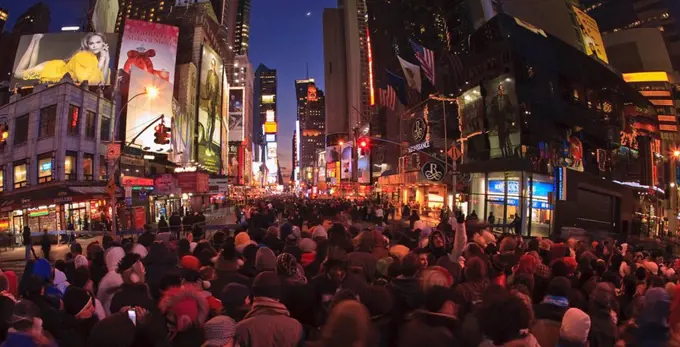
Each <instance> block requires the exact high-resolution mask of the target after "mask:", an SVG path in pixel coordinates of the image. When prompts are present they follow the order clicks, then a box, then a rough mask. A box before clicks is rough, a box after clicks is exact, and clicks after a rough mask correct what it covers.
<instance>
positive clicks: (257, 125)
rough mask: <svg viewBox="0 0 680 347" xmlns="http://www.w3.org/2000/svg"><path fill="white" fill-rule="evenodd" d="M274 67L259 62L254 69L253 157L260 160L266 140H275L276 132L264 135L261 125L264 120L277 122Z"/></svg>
mask: <svg viewBox="0 0 680 347" xmlns="http://www.w3.org/2000/svg"><path fill="white" fill-rule="evenodd" d="M276 83H277V79H276V69H270V68H268V67H267V66H266V65H264V64H260V65H259V66H258V67H257V70H255V90H254V94H255V95H254V102H253V143H254V145H255V146H254V152H253V157H254V158H255V160H256V161H261V160H262V155H261V150H262V146H263V145H265V143H266V142H276V136H277V134H275V133H274V134H269V135H270V136H265V134H264V133H263V132H262V126H263V125H264V123H265V122H267V121H271V122H278V115H277V112H276Z"/></svg>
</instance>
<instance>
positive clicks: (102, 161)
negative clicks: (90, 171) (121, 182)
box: [99, 155, 109, 181]
mask: <svg viewBox="0 0 680 347" xmlns="http://www.w3.org/2000/svg"><path fill="white" fill-rule="evenodd" d="M108 178H109V166H108V163H107V162H106V158H104V156H103V155H100V156H99V180H100V181H106V180H107V179H108Z"/></svg>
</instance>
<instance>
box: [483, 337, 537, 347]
mask: <svg viewBox="0 0 680 347" xmlns="http://www.w3.org/2000/svg"><path fill="white" fill-rule="evenodd" d="M479 347H543V346H541V345H540V344H539V343H538V341H536V338H535V337H534V335H531V334H528V335H527V336H525V337H524V338H521V339H517V340H512V341H510V342H506V343H504V344H502V345H495V344H493V342H491V341H489V340H486V341H484V342H482V343H481V344H480V345H479Z"/></svg>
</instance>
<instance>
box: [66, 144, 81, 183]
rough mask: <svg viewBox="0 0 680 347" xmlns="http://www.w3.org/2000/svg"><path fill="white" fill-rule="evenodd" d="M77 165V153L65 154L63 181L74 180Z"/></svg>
mask: <svg viewBox="0 0 680 347" xmlns="http://www.w3.org/2000/svg"><path fill="white" fill-rule="evenodd" d="M77 163H78V153H76V152H70V151H69V152H66V158H65V159H64V179H65V180H67V181H75V180H76V165H77Z"/></svg>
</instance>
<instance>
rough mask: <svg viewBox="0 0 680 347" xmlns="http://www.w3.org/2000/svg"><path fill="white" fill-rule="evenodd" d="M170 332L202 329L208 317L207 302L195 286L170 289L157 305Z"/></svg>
mask: <svg viewBox="0 0 680 347" xmlns="http://www.w3.org/2000/svg"><path fill="white" fill-rule="evenodd" d="M158 306H159V308H160V309H161V312H162V313H163V315H164V316H165V320H166V323H167V325H168V328H169V330H170V331H171V332H182V331H186V330H188V329H189V328H191V327H202V326H203V323H205V320H206V318H207V317H208V310H209V308H208V300H207V299H206V297H205V295H204V293H203V291H202V290H200V289H199V288H197V287H196V286H179V287H172V288H169V289H168V290H166V291H165V293H163V297H162V298H161V301H160V303H159V304H158Z"/></svg>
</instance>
